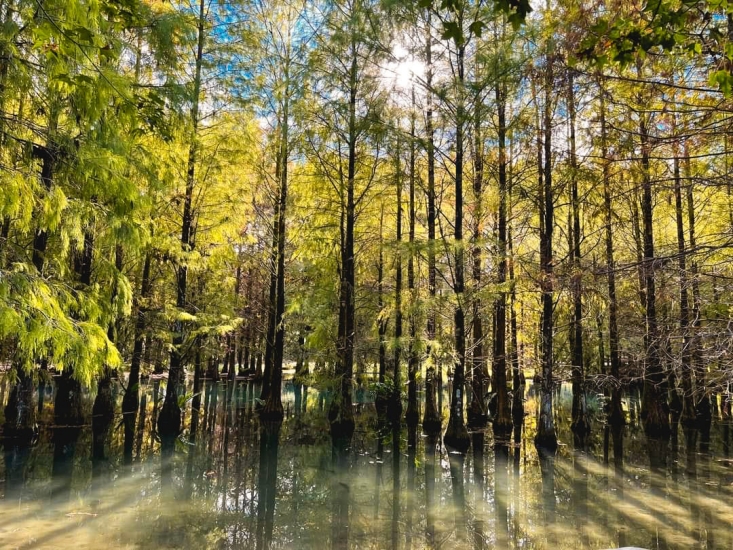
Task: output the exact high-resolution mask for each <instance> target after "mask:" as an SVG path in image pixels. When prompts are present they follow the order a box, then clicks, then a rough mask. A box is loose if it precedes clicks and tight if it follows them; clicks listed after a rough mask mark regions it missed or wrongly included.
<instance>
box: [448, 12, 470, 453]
mask: <svg viewBox="0 0 733 550" xmlns="http://www.w3.org/2000/svg"><path fill="white" fill-rule="evenodd" d="M459 25H460V23H459ZM464 59H465V45H463V44H462V45H459V46H458V53H457V67H456V68H457V74H458V82H457V84H458V90H457V92H458V100H457V105H456V161H455V164H456V173H455V195H456V196H455V216H456V217H455V229H454V231H455V233H454V237H455V241H456V242H455V244H454V245H453V257H454V270H455V281H454V283H453V284H454V289H453V290H454V293H455V296H456V306H455V311H454V315H453V328H454V338H455V354H456V359H455V364H454V369H453V388H452V391H451V404H450V416H449V418H448V428H447V429H446V432H445V435H444V436H443V441H444V443H445V445H446V447H449V448H451V449H453V450H455V451H457V452H459V453H461V454H465V452H466V451H468V447H469V446H470V444H471V439H470V438H469V436H468V430H466V424H465V421H464V418H463V398H464V395H463V390H464V386H465V366H466V319H465V312H464V309H463V308H464V296H463V294H464V290H465V281H464V250H463V133H464V122H465V121H464V117H465V109H464Z"/></svg>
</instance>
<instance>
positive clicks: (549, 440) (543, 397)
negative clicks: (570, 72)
mask: <svg viewBox="0 0 733 550" xmlns="http://www.w3.org/2000/svg"><path fill="white" fill-rule="evenodd" d="M548 50H549V51H548V53H547V56H546V68H545V83H544V84H545V105H544V117H543V118H544V121H543V126H544V128H543V130H544V144H543V145H544V170H543V168H542V166H540V167H539V170H540V171H541V172H544V173H543V178H542V181H541V185H540V189H541V193H540V195H541V196H540V218H541V224H540V271H541V278H542V279H541V283H540V287H541V291H542V321H541V324H542V330H541V342H542V359H541V365H542V380H541V382H540V407H539V421H538V424H537V435H536V436H535V446H536V447H537V448H538V449H539V450H540V451H541V452H542V453H549V454H554V453H555V451H556V450H557V436H556V434H555V423H554V419H553V416H552V390H553V379H552V371H553V361H554V358H553V341H552V340H553V306H554V303H553V286H554V284H553V278H554V273H553V272H554V264H553V251H552V233H553V229H554V223H555V222H554V216H553V214H554V208H555V201H554V193H553V191H554V190H553V186H552V94H553V84H554V74H553V65H554V54H553V53H552V51H551V50H552V46H551V45H549V46H548ZM538 132H539V128H538ZM538 155H539V154H538Z"/></svg>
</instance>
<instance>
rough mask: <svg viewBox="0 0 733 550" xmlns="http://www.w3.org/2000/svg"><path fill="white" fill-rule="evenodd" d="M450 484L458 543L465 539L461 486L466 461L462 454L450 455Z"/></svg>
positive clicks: (463, 495) (464, 512)
mask: <svg viewBox="0 0 733 550" xmlns="http://www.w3.org/2000/svg"><path fill="white" fill-rule="evenodd" d="M448 461H449V462H450V484H451V489H452V491H453V506H454V508H455V509H454V513H455V529H456V538H457V539H458V541H464V540H465V538H466V497H465V494H464V485H463V466H464V463H465V461H466V455H465V454H464V453H450V454H449V455H448Z"/></svg>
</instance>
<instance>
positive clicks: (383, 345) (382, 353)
mask: <svg viewBox="0 0 733 550" xmlns="http://www.w3.org/2000/svg"><path fill="white" fill-rule="evenodd" d="M383 231H384V205H382V208H381V210H380V212H379V263H378V264H377V307H378V308H379V313H378V316H377V332H378V337H379V385H380V388H381V390H380V391H379V392H377V396H376V398H375V401H374V405H375V406H376V408H377V415H378V416H380V417H382V416H384V415H385V414H386V413H387V401H388V400H387V396H386V395H385V393H384V382H385V379H386V376H387V342H386V338H387V316H386V315H384V242H383Z"/></svg>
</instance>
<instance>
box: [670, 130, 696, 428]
mask: <svg viewBox="0 0 733 550" xmlns="http://www.w3.org/2000/svg"><path fill="white" fill-rule="evenodd" d="M678 148H679V145H678V144H675V145H674V149H675V155H674V161H673V169H672V171H673V175H674V203H675V221H676V225H677V253H678V255H679V258H678V260H677V262H678V266H679V281H680V332H681V334H682V349H681V350H680V358H681V372H680V374H681V379H682V423H683V425H684V426H685V427H688V428H690V427H692V426H693V425H694V424H695V398H694V395H693V391H692V361H691V356H690V351H691V349H690V348H691V346H692V344H691V342H690V330H689V329H690V303H689V297H688V293H687V287H688V280H687V261H686V258H685V255H686V254H687V247H686V245H685V224H684V214H683V207H682V182H681V181H680V178H681V176H680V159H679V151H678Z"/></svg>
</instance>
